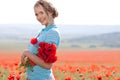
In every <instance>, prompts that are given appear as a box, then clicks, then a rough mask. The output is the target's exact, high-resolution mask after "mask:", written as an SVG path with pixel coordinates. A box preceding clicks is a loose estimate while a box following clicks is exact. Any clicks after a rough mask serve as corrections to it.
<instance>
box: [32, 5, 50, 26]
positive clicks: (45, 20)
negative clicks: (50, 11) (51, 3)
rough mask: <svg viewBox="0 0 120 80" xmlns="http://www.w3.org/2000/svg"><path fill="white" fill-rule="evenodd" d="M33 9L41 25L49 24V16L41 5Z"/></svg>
mask: <svg viewBox="0 0 120 80" xmlns="http://www.w3.org/2000/svg"><path fill="white" fill-rule="evenodd" d="M34 11H35V15H36V18H37V20H38V21H39V22H40V23H41V24H42V25H45V26H48V25H49V24H50V23H49V17H48V15H47V13H46V12H45V11H44V9H43V7H42V6H36V7H35V8H34Z"/></svg>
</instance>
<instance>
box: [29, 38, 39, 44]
mask: <svg viewBox="0 0 120 80" xmlns="http://www.w3.org/2000/svg"><path fill="white" fill-rule="evenodd" d="M30 42H31V44H33V45H34V44H36V43H37V42H38V41H37V38H32V39H31V40H30Z"/></svg>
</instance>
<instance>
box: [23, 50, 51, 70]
mask: <svg viewBox="0 0 120 80" xmlns="http://www.w3.org/2000/svg"><path fill="white" fill-rule="evenodd" d="M25 57H28V58H29V59H30V60H32V61H33V62H34V63H35V64H37V65H39V66H41V67H43V68H46V69H51V67H52V63H45V62H44V61H43V60H42V59H40V58H39V57H38V56H36V55H35V54H32V53H31V52H29V51H28V50H25V51H24V52H23V54H22V56H21V62H22V63H24V59H25Z"/></svg>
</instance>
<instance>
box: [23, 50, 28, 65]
mask: <svg viewBox="0 0 120 80" xmlns="http://www.w3.org/2000/svg"><path fill="white" fill-rule="evenodd" d="M28 52H29V51H28V50H25V51H24V52H23V53H22V55H21V63H22V64H25V62H26V58H27V56H26V54H27V53H28Z"/></svg>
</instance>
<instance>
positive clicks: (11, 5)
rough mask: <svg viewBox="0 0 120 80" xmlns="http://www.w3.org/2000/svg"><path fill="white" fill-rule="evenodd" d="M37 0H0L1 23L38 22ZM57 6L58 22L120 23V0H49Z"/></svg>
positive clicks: (83, 23) (80, 23) (84, 23)
mask: <svg viewBox="0 0 120 80" xmlns="http://www.w3.org/2000/svg"><path fill="white" fill-rule="evenodd" d="M36 1H37V0H0V24H38V23H39V22H38V21H37V20H36V17H35V15H34V9H33V6H34V4H35V2H36ZM49 1H50V2H52V3H53V5H54V6H55V7H56V8H57V10H58V12H59V17H57V18H56V19H55V23H56V24H77V25H120V9H119V8H120V5H119V4H120V0H49Z"/></svg>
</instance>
